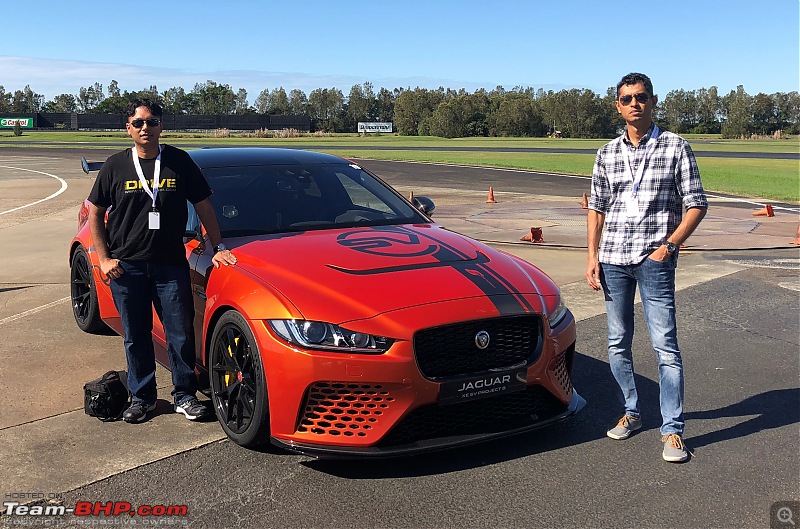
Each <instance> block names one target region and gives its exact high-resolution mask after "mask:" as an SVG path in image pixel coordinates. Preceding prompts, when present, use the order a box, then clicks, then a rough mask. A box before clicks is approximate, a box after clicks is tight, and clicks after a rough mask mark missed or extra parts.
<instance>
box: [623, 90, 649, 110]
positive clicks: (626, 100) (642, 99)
mask: <svg viewBox="0 0 800 529" xmlns="http://www.w3.org/2000/svg"><path fill="white" fill-rule="evenodd" d="M634 98H635V99H636V102H637V103H639V104H641V105H644V104H645V103H647V102H648V101H650V94H646V93H644V92H639V93H638V94H634V95H624V96H622V97H620V98H619V102H620V103H622V106H625V107H626V106H628V105H630V104H631V101H633V100H634Z"/></svg>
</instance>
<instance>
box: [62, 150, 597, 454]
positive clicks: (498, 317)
mask: <svg viewBox="0 0 800 529" xmlns="http://www.w3.org/2000/svg"><path fill="white" fill-rule="evenodd" d="M190 154H191V156H192V158H193V159H194V161H195V162H196V163H197V164H198V165H199V166H200V168H201V169H202V171H203V173H204V174H205V176H206V178H207V180H208V182H209V184H210V185H211V188H212V189H213V190H214V194H213V195H212V197H211V200H212V202H213V204H214V207H215V209H216V213H217V216H218V218H219V223H220V228H221V230H222V235H223V237H224V240H225V245H226V246H227V247H228V248H230V249H232V250H233V252H234V254H235V255H236V257H237V259H238V262H237V264H236V265H235V266H228V267H220V268H218V269H215V268H214V267H213V266H212V264H211V256H212V255H213V250H212V248H211V247H210V243H209V241H208V239H207V237H206V236H205V233H204V230H203V227H202V226H201V225H200V222H199V220H198V217H197V214H196V213H195V212H194V210H193V208H192V206H191V205H188V207H189V222H188V224H187V226H186V237H185V241H186V257H187V259H188V260H189V264H190V267H191V275H192V292H193V295H194V304H195V332H196V337H197V344H198V349H197V376H198V378H199V380H200V384H201V387H203V388H204V389H205V390H206V392H207V394H208V395H209V396H210V398H211V401H212V403H213V407H214V410H215V411H216V415H217V418H218V419H219V422H220V424H221V425H222V428H223V430H224V431H225V433H226V434H227V435H228V437H230V438H231V439H232V440H233V441H234V442H236V443H238V444H240V445H243V446H256V445H259V444H262V443H265V442H268V441H271V442H272V443H274V444H276V445H278V446H281V447H284V448H288V449H290V450H294V451H299V452H303V453H307V454H309V455H315V456H348V457H349V456H354V455H355V456H372V455H377V456H384V455H398V454H404V453H412V452H418V451H425V450H432V449H438V448H444V447H450V446H455V445H461V444H466V443H472V442H477V441H482V440H486V439H491V438H496V437H500V436H505V435H509V434H514V433H518V432H522V431H526V430H529V429H533V428H537V427H541V426H544V425H547V424H550V423H552V422H554V421H557V420H560V419H563V418H565V417H568V416H570V415H572V414H574V413H576V412H577V411H579V410H580V409H581V408H582V407H583V405H584V403H585V402H584V400H583V399H582V398H581V397H580V395H578V393H577V392H576V391H575V390H574V388H573V387H572V382H571V374H572V365H573V358H574V355H575V320H574V318H573V316H572V314H571V313H570V311H569V310H568V309H567V308H566V307H565V306H564V304H563V303H562V301H561V297H560V293H559V289H558V287H557V286H556V285H555V284H554V283H553V281H552V280H551V279H550V278H549V277H548V276H547V275H545V274H544V273H543V272H542V271H541V270H539V269H538V268H536V267H535V266H533V265H532V264H530V263H528V262H526V261H524V260H522V259H519V258H517V257H515V256H513V255H510V254H507V253H504V252H501V251H498V250H495V249H493V248H490V247H489V246H486V245H484V244H482V243H480V242H477V241H475V240H473V239H470V238H468V237H465V236H463V235H459V234H458V233H454V232H452V231H449V230H446V229H444V228H442V227H441V226H439V225H437V224H435V223H434V222H432V220H431V214H432V212H433V209H434V205H433V202H432V201H431V200H430V199H429V198H426V197H416V198H414V199H413V201H414V202H413V204H412V203H410V202H409V201H408V200H406V199H405V198H404V197H403V196H402V195H400V194H399V193H397V192H396V191H395V190H393V189H392V188H391V187H390V186H388V185H387V184H386V183H384V182H383V181H382V180H381V179H380V178H378V177H376V176H375V175H373V174H372V173H370V172H369V171H367V170H365V169H364V168H363V167H360V166H359V165H357V164H355V163H352V162H351V161H348V160H345V159H342V158H339V157H336V156H331V155H327V154H321V153H316V152H308V151H299V150H293V149H267V148H241V149H240V148H231V149H229V148H223V149H199V150H194V151H191V152H190ZM84 168H86V164H84ZM87 211H88V209H87V204H86V203H84V205H83V207H82V208H81V210H80V212H79V215H78V218H79V231H78V234H77V235H76V236H75V238H74V239H73V241H72V244H71V246H70V249H69V260H70V264H71V284H72V285H71V292H72V302H73V303H72V305H73V309H74V315H75V320H76V322H77V324H78V326H79V327H80V328H81V329H83V330H84V331H87V332H100V331H103V330H104V329H106V326H108V327H111V329H113V330H114V331H116V332H118V333H121V332H122V327H121V324H120V319H119V315H118V314H117V312H116V309H115V307H114V303H113V301H112V298H111V292H110V290H109V288H108V281H109V280H108V278H106V277H103V276H101V274H100V268H99V265H98V262H97V256H96V254H95V252H94V251H93V245H92V240H91V235H90V233H89V227H88V224H87V222H86V221H87ZM153 319H154V330H153V341H154V343H155V346H156V356H157V358H158V361H159V362H160V363H162V364H163V365H165V366H167V367H169V364H168V360H167V354H166V346H165V338H164V334H163V330H162V328H161V325H160V322H159V321H158V318H157V317H156V316H155V314H154V316H153Z"/></svg>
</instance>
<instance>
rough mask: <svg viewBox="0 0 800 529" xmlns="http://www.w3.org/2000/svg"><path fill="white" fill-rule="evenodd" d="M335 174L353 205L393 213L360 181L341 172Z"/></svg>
mask: <svg viewBox="0 0 800 529" xmlns="http://www.w3.org/2000/svg"><path fill="white" fill-rule="evenodd" d="M336 176H337V177H338V178H339V182H340V183H341V184H342V187H344V189H345V191H346V192H347V194H348V195H349V196H350V201H351V202H353V205H355V206H360V207H362V208H367V209H372V210H376V211H382V212H384V213H389V214H393V213H394V211H392V209H391V208H390V207H389V206H388V205H387V204H386V203H385V202H384V201H383V200H381V199H380V198H378V197H377V195H375V194H373V193H372V191H370V190H369V189H367V188H366V187H364V185H363V184H362V183H360V182H356V181H354V180H353V179H352V178H351V177H349V176H348V175H345V174H342V173H336ZM359 176H360V174H359Z"/></svg>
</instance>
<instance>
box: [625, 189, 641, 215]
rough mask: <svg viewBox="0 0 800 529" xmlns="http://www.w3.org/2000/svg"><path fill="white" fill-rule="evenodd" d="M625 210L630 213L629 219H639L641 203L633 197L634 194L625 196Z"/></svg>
mask: <svg viewBox="0 0 800 529" xmlns="http://www.w3.org/2000/svg"><path fill="white" fill-rule="evenodd" d="M625 209H626V212H627V213H628V218H629V219H635V218H638V217H639V201H638V200H637V199H636V197H635V196H634V195H633V193H628V194H626V195H625Z"/></svg>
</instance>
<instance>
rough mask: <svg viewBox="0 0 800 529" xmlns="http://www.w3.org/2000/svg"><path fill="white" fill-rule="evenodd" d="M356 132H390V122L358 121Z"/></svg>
mask: <svg viewBox="0 0 800 529" xmlns="http://www.w3.org/2000/svg"><path fill="white" fill-rule="evenodd" d="M358 132H392V124H391V122H390V123H365V122H363V121H359V122H358Z"/></svg>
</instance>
